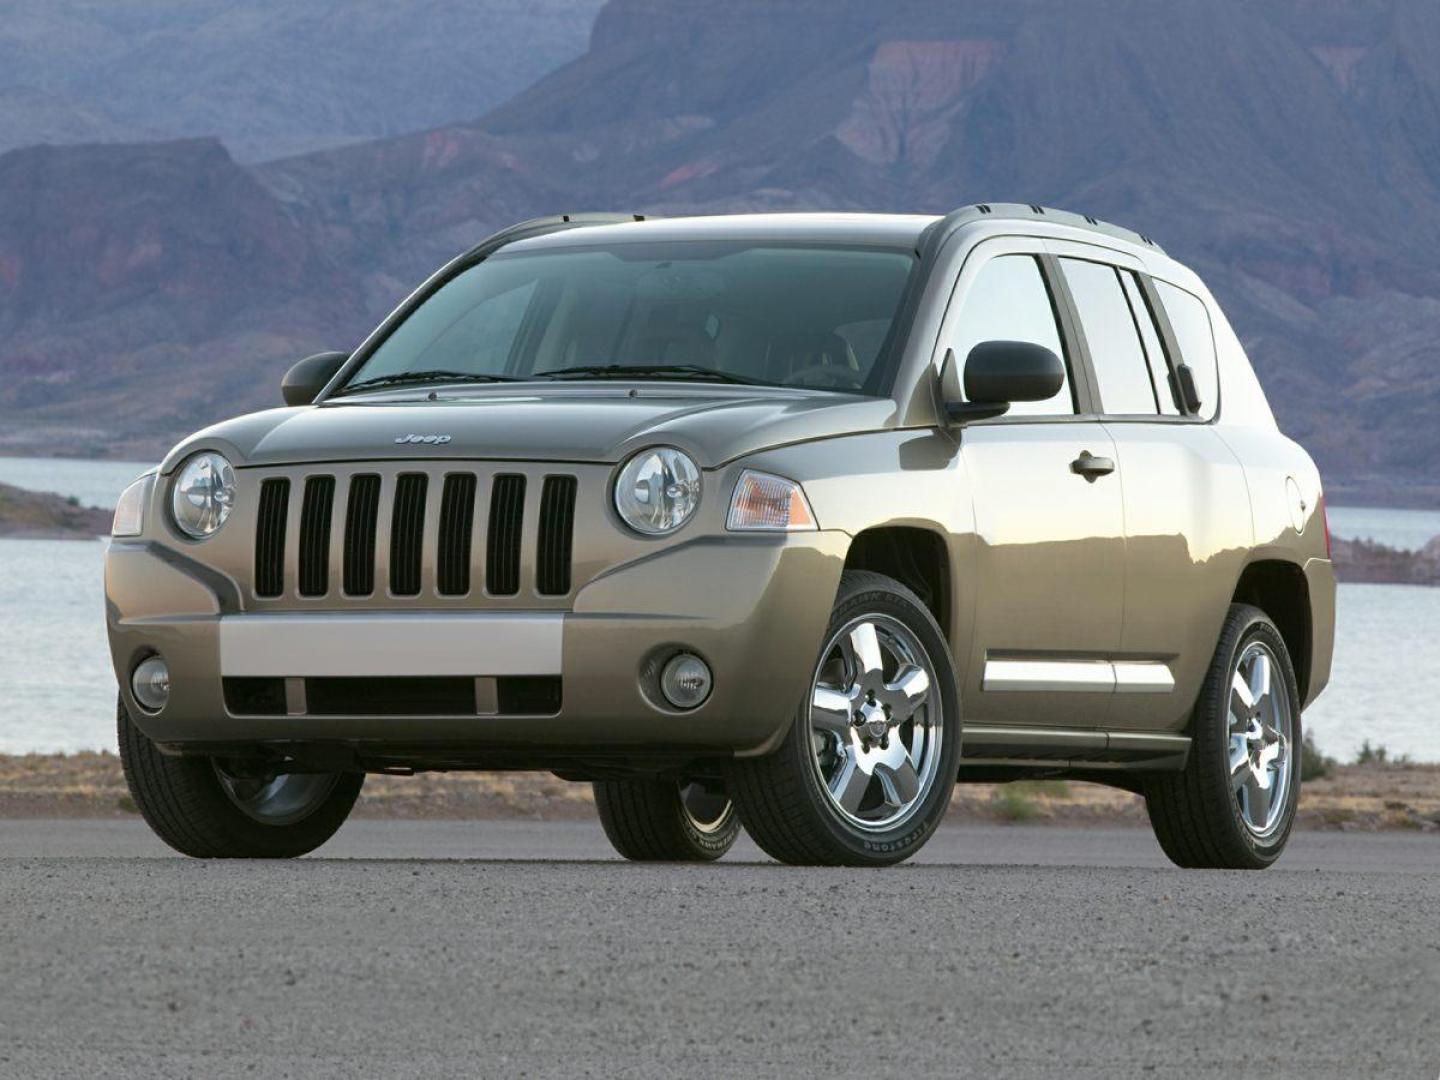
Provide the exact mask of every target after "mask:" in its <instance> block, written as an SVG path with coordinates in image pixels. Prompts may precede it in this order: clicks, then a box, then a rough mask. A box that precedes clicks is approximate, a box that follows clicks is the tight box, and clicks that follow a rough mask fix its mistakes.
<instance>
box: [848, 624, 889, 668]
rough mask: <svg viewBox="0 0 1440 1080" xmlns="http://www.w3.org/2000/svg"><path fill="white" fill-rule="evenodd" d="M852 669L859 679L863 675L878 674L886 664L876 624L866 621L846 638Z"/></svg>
mask: <svg viewBox="0 0 1440 1080" xmlns="http://www.w3.org/2000/svg"><path fill="white" fill-rule="evenodd" d="M846 642H847V644H848V650H847V651H848V653H849V658H850V660H851V670H852V671H853V672H854V674H855V677H856V679H857V680H858V679H859V678H860V676H862V675H878V674H879V673H880V672H881V671H882V670H883V669H884V666H885V661H884V658H883V657H882V656H881V655H880V638H879V637H878V636H877V635H876V633H875V624H874V623H868V622H864V623H861V624H860V625H859V626H856V627H855V628H854V629H853V630H851V631H850V634H849V636H848V637H847V638H846Z"/></svg>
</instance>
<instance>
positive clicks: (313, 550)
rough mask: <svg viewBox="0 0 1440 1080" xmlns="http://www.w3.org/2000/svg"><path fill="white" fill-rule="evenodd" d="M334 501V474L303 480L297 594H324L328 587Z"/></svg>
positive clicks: (328, 589)
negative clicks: (298, 585)
mask: <svg viewBox="0 0 1440 1080" xmlns="http://www.w3.org/2000/svg"><path fill="white" fill-rule="evenodd" d="M334 505H335V478H334V477H333V476H312V477H310V479H308V480H306V481H305V501H304V502H303V503H302V504H301V507H300V595H301V596H324V595H325V594H326V593H327V592H329V591H330V517H331V514H332V512H333V508H334Z"/></svg>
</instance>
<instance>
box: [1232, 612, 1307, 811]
mask: <svg viewBox="0 0 1440 1080" xmlns="http://www.w3.org/2000/svg"><path fill="white" fill-rule="evenodd" d="M1277 666H1278V663H1277V661H1276V659H1275V654H1274V653H1272V652H1271V651H1270V648H1269V647H1268V646H1267V645H1265V644H1263V643H1262V642H1259V641H1252V642H1251V643H1250V644H1249V645H1247V646H1246V647H1245V649H1244V650H1243V651H1242V652H1241V653H1240V659H1239V660H1238V661H1237V662H1236V664H1235V671H1234V673H1233V674H1232V676H1231V679H1230V712H1229V721H1230V728H1229V735H1230V739H1229V744H1230V745H1229V748H1230V787H1231V790H1232V791H1234V792H1235V798H1236V799H1237V801H1238V802H1239V805H1240V816H1241V818H1243V819H1244V821H1245V827H1246V828H1248V829H1249V830H1250V831H1251V832H1252V833H1253V834H1254V835H1255V836H1257V837H1260V838H1262V839H1263V838H1265V837H1267V836H1269V835H1270V834H1271V833H1273V832H1274V831H1275V830H1276V829H1278V828H1279V827H1280V823H1281V822H1282V821H1283V820H1284V818H1285V803H1286V798H1287V797H1288V795H1289V794H1290V784H1291V778H1292V773H1293V770H1294V759H1295V755H1294V743H1295V722H1294V718H1293V717H1292V716H1291V710H1290V697H1289V695H1288V694H1287V693H1286V692H1285V685H1284V682H1283V680H1277V678H1276V674H1277V672H1276V669H1277Z"/></svg>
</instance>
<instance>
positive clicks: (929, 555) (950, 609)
mask: <svg viewBox="0 0 1440 1080" xmlns="http://www.w3.org/2000/svg"><path fill="white" fill-rule="evenodd" d="M845 569H846V570H870V571H873V572H874V573H877V574H884V575H885V576H886V577H890V578H894V579H895V580H896V581H898V582H900V584H902V585H904V586H905V587H906V588H907V589H909V590H910V591H911V592H913V593H914V594H915V595H916V596H918V597H919V598H920V602H921V603H923V604H924V605H925V607H926V609H928V610H929V612H930V614H931V615H933V616H934V617H935V621H936V622H937V623H939V624H940V630H941V633H943V634H944V635H945V636H946V638H947V640H948V639H949V637H950V632H951V626H952V625H953V624H952V623H951V618H952V615H953V613H954V593H953V591H952V582H951V571H950V551H949V544H948V543H947V541H946V538H945V536H944V534H943V533H941V532H940V531H939V530H938V529H932V528H925V527H923V526H918V525H877V526H875V527H873V528H869V529H865V530H863V531H862V532H859V533H857V534H856V535H855V538H854V539H853V540H852V541H851V542H850V550H849V551H848V552H847V553H846V556H845Z"/></svg>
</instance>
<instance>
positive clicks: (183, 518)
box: [170, 453, 235, 540]
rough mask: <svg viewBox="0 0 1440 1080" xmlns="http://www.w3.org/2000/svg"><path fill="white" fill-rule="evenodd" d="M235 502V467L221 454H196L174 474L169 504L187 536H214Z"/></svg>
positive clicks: (226, 518)
mask: <svg viewBox="0 0 1440 1080" xmlns="http://www.w3.org/2000/svg"><path fill="white" fill-rule="evenodd" d="M234 505H235V470H234V469H233V468H232V467H231V465H230V462H228V461H226V460H225V459H224V458H223V457H221V456H220V455H219V454H214V453H203V454H196V455H195V456H194V457H192V458H191V459H190V460H189V461H187V462H186V463H185V465H184V466H183V467H182V468H181V470H180V474H179V475H178V476H176V477H175V486H174V488H173V490H172V494H171V497H170V507H171V512H172V513H173V514H174V516H175V524H176V525H177V526H178V527H179V529H180V531H181V532H183V533H184V534H185V535H186V536H190V537H193V538H194V539H196V540H204V539H205V538H206V537H207V536H213V535H214V534H215V533H216V532H218V531H219V529H220V527H221V526H222V525H224V524H225V522H226V521H227V520H228V519H229V517H230V509H231V507H233V506H234Z"/></svg>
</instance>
